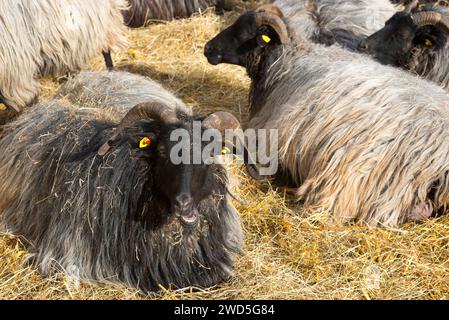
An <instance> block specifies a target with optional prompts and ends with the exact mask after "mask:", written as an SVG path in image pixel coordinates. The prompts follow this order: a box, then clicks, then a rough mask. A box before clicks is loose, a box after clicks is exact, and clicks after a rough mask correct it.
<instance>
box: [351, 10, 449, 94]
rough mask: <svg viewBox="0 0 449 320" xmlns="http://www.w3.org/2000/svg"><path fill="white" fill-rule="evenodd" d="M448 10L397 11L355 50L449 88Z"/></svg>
mask: <svg viewBox="0 0 449 320" xmlns="http://www.w3.org/2000/svg"><path fill="white" fill-rule="evenodd" d="M448 36H449V10H448V9H447V6H446V5H444V6H442V5H441V3H438V4H437V6H432V5H431V6H424V7H423V8H420V9H419V8H416V10H414V12H409V11H406V12H398V13H396V14H395V15H393V16H392V17H391V18H390V19H389V20H388V21H387V23H386V24H385V26H384V27H383V28H382V29H380V30H378V31H377V32H375V33H373V34H372V35H370V36H369V37H367V38H366V39H364V40H363V41H362V42H361V43H360V45H359V47H358V50H359V51H360V52H362V53H366V54H368V55H370V56H371V57H373V58H374V59H376V60H377V61H379V62H380V63H382V64H388V65H392V66H395V67H399V68H403V69H404V70H408V71H410V72H412V73H413V74H417V75H419V76H421V77H422V78H425V79H428V80H430V81H434V82H436V83H437V84H438V85H440V86H441V87H443V88H445V89H446V90H449V63H448V60H449V49H448Z"/></svg>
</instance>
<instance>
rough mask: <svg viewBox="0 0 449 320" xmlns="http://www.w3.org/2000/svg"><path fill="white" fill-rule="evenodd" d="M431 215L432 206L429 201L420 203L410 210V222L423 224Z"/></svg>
mask: <svg viewBox="0 0 449 320" xmlns="http://www.w3.org/2000/svg"><path fill="white" fill-rule="evenodd" d="M432 213H433V205H432V203H431V202H430V201H427V202H426V203H421V204H419V205H417V206H415V208H414V209H413V210H412V214H411V216H410V220H411V221H413V222H424V221H426V220H428V219H429V218H430V217H431V216H432Z"/></svg>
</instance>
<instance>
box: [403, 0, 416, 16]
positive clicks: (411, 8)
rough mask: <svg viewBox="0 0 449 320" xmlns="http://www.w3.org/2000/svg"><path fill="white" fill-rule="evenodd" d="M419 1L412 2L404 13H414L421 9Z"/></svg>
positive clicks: (412, 0) (413, 0)
mask: <svg viewBox="0 0 449 320" xmlns="http://www.w3.org/2000/svg"><path fill="white" fill-rule="evenodd" d="M419 5H420V4H419V0H411V1H410V3H409V4H407V5H405V9H404V11H403V12H405V13H412V12H414V11H416V10H417V9H418V8H419Z"/></svg>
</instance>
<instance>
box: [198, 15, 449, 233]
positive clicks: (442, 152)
mask: <svg viewBox="0 0 449 320" xmlns="http://www.w3.org/2000/svg"><path fill="white" fill-rule="evenodd" d="M242 48H245V50H242ZM205 54H206V56H207V57H208V59H209V61H210V62H211V63H213V64H218V63H234V64H239V65H242V66H245V67H246V68H247V70H248V73H249V76H250V77H251V79H252V86H251V93H250V121H249V123H248V127H250V128H255V129H258V128H266V129H278V130H279V153H280V154H279V156H280V164H281V167H282V171H281V172H280V173H279V174H282V173H285V175H286V176H289V177H290V180H291V181H290V183H292V184H294V185H296V186H297V188H298V189H297V194H298V197H299V198H300V199H302V200H303V201H304V202H305V205H306V207H307V208H312V209H317V208H320V209H322V210H324V211H326V212H329V213H330V214H331V217H330V219H331V220H332V222H334V223H339V224H340V223H348V222H357V223H360V224H370V225H383V226H388V227H394V226H397V225H398V224H400V223H403V222H406V221H409V220H422V219H426V218H428V217H429V216H430V215H431V214H432V213H436V212H438V211H439V210H444V209H445V208H446V207H447V205H448V204H449V160H448V159H449V145H448V144H447V143H446V141H447V139H448V137H449V113H448V110H449V94H448V93H447V92H446V91H444V90H442V89H441V88H439V87H437V86H435V85H434V84H433V83H430V82H427V81H424V80H421V79H419V78H417V77H414V76H412V75H410V74H408V73H406V72H404V71H401V70H399V69H395V68H391V67H386V66H382V65H381V64H379V63H377V62H375V61H373V60H371V59H369V58H368V57H364V56H362V55H359V54H355V53H350V52H347V51H345V50H343V49H341V48H339V47H335V46H334V47H324V46H322V45H318V44H314V43H312V42H310V41H308V40H306V39H304V38H303V37H302V36H300V35H296V33H295V32H294V31H293V30H292V29H291V27H290V25H289V21H288V20H287V19H285V18H283V16H282V12H281V11H280V10H279V8H277V7H274V6H265V7H261V8H259V9H258V10H256V11H250V12H248V13H246V14H244V15H242V16H241V17H240V18H239V19H238V20H237V22H236V23H235V24H233V25H232V26H230V27H229V28H228V29H226V30H224V31H223V32H222V33H220V34H219V35H218V36H217V37H216V38H214V39H213V40H211V41H210V42H209V43H208V44H207V45H206V48H205Z"/></svg>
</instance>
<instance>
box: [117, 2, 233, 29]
mask: <svg viewBox="0 0 449 320" xmlns="http://www.w3.org/2000/svg"><path fill="white" fill-rule="evenodd" d="M128 1H129V8H128V9H127V10H125V11H124V12H123V15H124V17H125V23H126V25H127V26H129V27H132V28H139V27H143V26H145V25H146V24H147V23H148V22H150V21H151V20H153V21H154V20H166V21H169V20H173V19H177V18H188V17H190V16H191V15H192V14H193V13H195V12H199V11H203V10H205V9H207V8H208V7H213V6H224V5H225V0H128Z"/></svg>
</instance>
